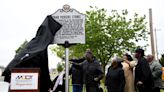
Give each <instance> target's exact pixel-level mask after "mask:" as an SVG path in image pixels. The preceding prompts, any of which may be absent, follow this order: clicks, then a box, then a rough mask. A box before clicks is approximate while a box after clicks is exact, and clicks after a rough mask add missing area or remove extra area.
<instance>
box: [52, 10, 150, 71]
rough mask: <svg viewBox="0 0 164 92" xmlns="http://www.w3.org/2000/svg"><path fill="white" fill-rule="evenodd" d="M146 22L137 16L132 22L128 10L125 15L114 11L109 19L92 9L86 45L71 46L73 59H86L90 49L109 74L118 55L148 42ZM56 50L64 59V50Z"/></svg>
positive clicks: (88, 18)
mask: <svg viewBox="0 0 164 92" xmlns="http://www.w3.org/2000/svg"><path fill="white" fill-rule="evenodd" d="M145 18H146V16H145V15H143V16H139V15H138V14H137V13H135V14H134V16H133V17H132V18H130V16H129V15H128V11H127V10H122V11H121V13H119V12H118V11H117V10H112V11H111V13H110V14H109V15H107V10H105V9H98V8H97V7H91V10H90V11H86V23H85V32H86V44H77V45H74V46H71V47H70V58H72V57H77V58H79V57H82V56H83V54H84V52H85V50H86V49H87V48H90V49H91V50H92V51H93V53H94V55H95V56H96V58H97V59H98V60H99V61H100V62H101V64H102V66H103V69H104V71H105V67H106V65H107V64H108V63H109V62H110V59H111V57H112V56H113V55H114V54H117V55H121V54H122V53H123V52H125V51H126V50H127V49H128V50H130V51H134V48H136V47H137V45H136V43H137V42H139V41H141V40H144V41H147V34H148V31H147V28H146V24H147V22H146V21H145ZM144 46H147V44H145V45H144ZM53 50H54V51H55V52H57V55H58V56H59V57H63V55H64V48H63V47H61V46H59V47H55V48H53Z"/></svg>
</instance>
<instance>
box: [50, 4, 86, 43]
mask: <svg viewBox="0 0 164 92" xmlns="http://www.w3.org/2000/svg"><path fill="white" fill-rule="evenodd" d="M52 17H53V18H54V19H55V20H56V21H58V22H59V23H60V24H62V28H61V29H60V30H59V31H58V32H57V33H56V35H55V37H54V43H56V44H64V43H65V41H68V42H69V44H74V43H81V44H85V15H84V14H81V13H79V12H78V11H77V10H75V9H70V6H69V5H64V6H63V9H58V10H57V11H56V12H55V13H54V14H52Z"/></svg>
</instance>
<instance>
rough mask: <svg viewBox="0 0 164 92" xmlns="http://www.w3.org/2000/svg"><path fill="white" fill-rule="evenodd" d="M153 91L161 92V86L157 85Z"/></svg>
mask: <svg viewBox="0 0 164 92" xmlns="http://www.w3.org/2000/svg"><path fill="white" fill-rule="evenodd" d="M152 92H160V88H159V87H155V88H153V91H152Z"/></svg>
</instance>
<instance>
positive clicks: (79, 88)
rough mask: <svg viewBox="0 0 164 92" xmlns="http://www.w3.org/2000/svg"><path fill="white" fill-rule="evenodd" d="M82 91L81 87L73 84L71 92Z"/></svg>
mask: <svg viewBox="0 0 164 92" xmlns="http://www.w3.org/2000/svg"><path fill="white" fill-rule="evenodd" d="M82 91H83V86H82V85H80V84H79V85H74V84H73V92H82Z"/></svg>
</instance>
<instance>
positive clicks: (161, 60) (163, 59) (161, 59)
mask: <svg viewBox="0 0 164 92" xmlns="http://www.w3.org/2000/svg"><path fill="white" fill-rule="evenodd" d="M161 56H162V57H161V58H160V60H159V62H160V63H161V65H162V66H164V54H162V55H161Z"/></svg>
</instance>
